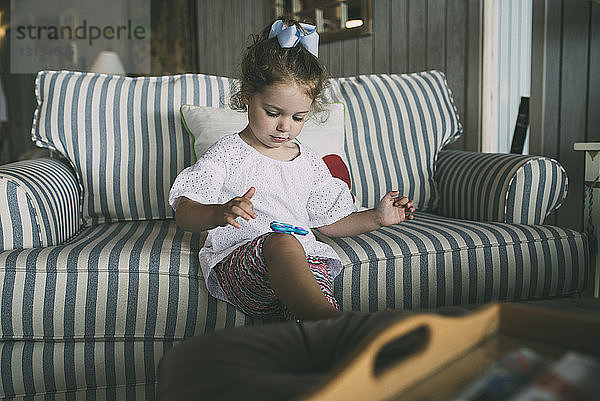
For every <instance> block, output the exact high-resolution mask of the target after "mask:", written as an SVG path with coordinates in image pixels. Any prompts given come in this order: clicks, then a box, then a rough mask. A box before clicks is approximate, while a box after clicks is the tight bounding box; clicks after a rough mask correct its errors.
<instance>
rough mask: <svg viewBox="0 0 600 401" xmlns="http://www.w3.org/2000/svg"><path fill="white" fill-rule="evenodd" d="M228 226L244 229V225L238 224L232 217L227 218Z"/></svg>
mask: <svg viewBox="0 0 600 401" xmlns="http://www.w3.org/2000/svg"><path fill="white" fill-rule="evenodd" d="M225 221H226V222H227V224H229V225H232V226H234V227H235V228H242V225H241V224H240V223H238V222H237V221H236V220H235V219H234V218H233V217H232V216H227V217H225Z"/></svg>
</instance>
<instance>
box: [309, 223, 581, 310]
mask: <svg viewBox="0 0 600 401" xmlns="http://www.w3.org/2000/svg"><path fill="white" fill-rule="evenodd" d="M317 238H318V239H319V240H321V241H323V242H325V243H327V244H328V245H330V246H331V247H333V249H335V251H336V252H337V253H338V255H340V258H341V260H342V265H343V267H344V269H343V270H342V273H341V274H340V275H339V276H337V277H336V279H335V282H334V295H335V297H336V298H337V300H338V302H339V303H340V305H341V306H342V307H343V309H344V310H363V311H377V310H382V309H384V308H386V307H389V308H395V309H410V310H421V309H428V308H435V307H441V306H450V305H465V304H481V303H484V302H490V301H496V300H504V301H516V300H525V299H534V298H547V297H552V296H564V295H568V294H574V293H577V292H579V291H581V290H583V288H584V287H585V285H586V276H587V265H588V258H589V253H588V249H589V248H588V238H587V236H586V235H585V234H582V233H579V232H577V231H574V230H570V229H566V228H560V227H554V226H548V225H537V226H532V225H520V224H507V223H492V222H485V223H484V222H474V221H467V220H460V219H452V218H445V217H440V216H436V215H433V214H429V213H422V212H416V213H415V219H414V220H410V221H406V222H404V223H402V224H399V225H394V226H390V227H383V228H381V229H379V230H376V231H372V232H369V233H365V234H361V235H356V236H354V237H346V238H328V237H326V236H323V235H321V234H318V235H317ZM557 261H560V262H557Z"/></svg>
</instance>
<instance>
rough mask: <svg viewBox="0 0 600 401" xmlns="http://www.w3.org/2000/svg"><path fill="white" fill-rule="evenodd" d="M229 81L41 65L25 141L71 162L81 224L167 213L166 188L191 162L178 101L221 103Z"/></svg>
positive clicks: (153, 216) (134, 218) (216, 78)
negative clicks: (78, 186)
mask: <svg viewBox="0 0 600 401" xmlns="http://www.w3.org/2000/svg"><path fill="white" fill-rule="evenodd" d="M230 83H231V79H229V78H223V77H215V76H209V75H201V74H185V75H174V76H162V77H140V78H127V77H121V76H110V75H103V74H90V73H81V72H72V71H41V72H40V73H38V75H37V78H36V85H35V87H36V97H37V102H38V105H37V109H36V111H35V116H34V120H33V127H32V132H31V134H32V139H33V140H34V142H35V143H36V144H37V145H38V146H41V147H45V148H50V149H54V150H56V151H58V152H60V153H62V154H63V155H64V156H65V157H66V158H67V159H68V160H69V161H70V162H71V163H72V164H73V167H74V169H75V172H76V173H77V175H78V179H79V180H80V182H81V184H82V187H83V211H82V213H83V216H82V218H83V220H84V222H85V221H87V222H90V223H91V224H97V223H102V222H107V221H126V220H152V219H164V218H169V217H172V216H173V215H174V213H173V210H172V209H171V207H170V206H169V203H168V198H169V189H170V186H171V184H172V182H173V181H174V179H175V177H176V176H177V174H178V173H179V172H180V171H181V170H183V168H185V167H187V166H189V165H190V164H191V163H192V162H193V160H194V156H193V147H192V141H191V138H190V137H189V135H188V134H187V133H186V131H185V129H184V127H183V124H182V122H181V117H180V114H179V107H180V105H181V104H197V105H206V106H220V107H224V104H226V99H227V98H228V95H229V91H230Z"/></svg>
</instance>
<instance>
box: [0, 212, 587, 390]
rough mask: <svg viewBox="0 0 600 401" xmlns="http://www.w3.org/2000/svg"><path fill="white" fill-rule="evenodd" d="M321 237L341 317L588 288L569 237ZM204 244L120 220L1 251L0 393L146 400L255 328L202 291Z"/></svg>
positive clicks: (426, 228) (422, 216) (435, 225)
mask: <svg viewBox="0 0 600 401" xmlns="http://www.w3.org/2000/svg"><path fill="white" fill-rule="evenodd" d="M319 237H320V239H321V240H322V241H325V242H327V243H328V244H330V245H331V246H333V247H334V249H335V250H336V251H337V252H338V254H339V255H340V256H341V258H342V261H343V264H344V270H343V272H342V273H341V274H340V276H338V278H337V279H336V281H335V283H334V291H335V294H336V298H337V299H338V300H339V302H340V306H341V307H342V308H343V309H344V310H363V311H374V310H381V309H383V308H385V307H391V308H397V309H412V310H419V309H425V308H430V307H436V306H445V305H455V304H466V303H480V302H484V301H489V300H495V299H506V300H516V299H525V298H536V297H542V296H552V295H559V294H570V293H574V292H577V291H579V290H581V289H582V287H583V284H584V278H585V277H584V276H585V273H584V269H585V265H586V263H585V260H587V257H588V254H587V245H586V239H585V237H584V236H583V235H582V234H579V233H576V232H574V231H571V230H566V229H560V228H557V227H551V226H525V225H509V224H504V223H479V222H466V221H464V220H455V219H449V218H440V217H438V216H434V215H430V214H426V213H417V216H416V219H415V220H413V221H411V222H406V223H403V224H401V225H398V226H392V227H388V228H382V229H380V230H377V231H374V232H371V233H367V234H362V235H358V236H355V237H350V238H336V239H330V238H327V237H324V236H322V235H319ZM201 243H202V237H201V236H200V235H198V234H191V233H188V232H183V231H181V230H178V229H177V228H176V225H175V222H174V221H173V220H162V221H146V222H117V223H109V224H102V225H98V226H94V227H91V228H87V229H85V230H83V231H82V232H81V234H79V235H78V236H77V237H76V238H75V240H73V241H71V242H70V243H69V244H65V245H60V246H56V247H48V248H43V249H34V250H21V251H12V252H11V251H9V252H3V253H0V266H5V268H3V269H1V270H0V300H1V302H2V304H1V310H0V316H1V317H2V319H1V322H0V337H1V338H2V342H1V343H0V344H1V345H0V371H2V381H1V382H0V394H4V395H7V396H12V395H21V396H22V395H23V394H33V393H38V394H41V393H44V392H49V393H50V394H54V393H57V394H58V395H56V397H55V396H50V397H49V398H47V399H63V398H64V397H65V395H64V391H67V390H68V391H69V392H74V391H79V393H81V394H82V395H83V394H87V395H89V396H90V398H89V399H115V398H114V397H113V396H114V394H124V393H125V394H128V395H130V396H129V397H128V399H132V400H134V399H138V400H152V399H153V398H154V387H153V384H154V381H155V368H156V366H157V365H158V362H159V360H160V357H161V356H162V355H163V353H164V352H165V351H166V350H167V349H169V348H170V347H171V346H172V345H173V344H174V343H175V342H177V341H180V340H182V339H184V338H189V337H191V336H193V335H197V334H201V333H205V332H209V331H213V330H217V329H221V328H225V327H234V326H240V325H248V324H253V323H254V322H253V321H252V320H251V319H249V318H247V317H246V316H244V315H243V314H241V313H240V312H238V311H236V310H235V309H234V308H232V307H231V306H229V305H227V304H225V303H223V302H221V301H217V300H216V299H215V298H213V297H210V296H209V295H208V293H207V291H206V288H205V286H204V283H203V278H202V276H201V272H200V270H199V266H198V258H197V253H198V251H199V249H200V246H201ZM145 383H146V384H145ZM86 388H89V389H93V390H90V391H86V390H85V389H86Z"/></svg>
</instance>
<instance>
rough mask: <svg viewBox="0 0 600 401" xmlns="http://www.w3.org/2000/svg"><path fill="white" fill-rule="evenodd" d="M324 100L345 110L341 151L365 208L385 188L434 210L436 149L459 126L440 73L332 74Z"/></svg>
mask: <svg viewBox="0 0 600 401" xmlns="http://www.w3.org/2000/svg"><path fill="white" fill-rule="evenodd" d="M330 84H331V85H330V87H329V88H328V90H327V92H326V94H325V95H326V98H327V99H328V100H331V101H336V102H340V101H341V102H344V103H345V104H346V108H347V118H346V151H347V156H348V161H349V165H350V175H351V177H352V188H354V191H355V194H356V197H357V198H358V200H359V202H361V204H362V205H363V206H365V207H369V208H372V207H375V206H377V204H378V203H379V200H380V199H381V198H382V197H383V196H384V195H385V194H386V193H387V192H388V191H391V190H399V191H400V193H401V194H404V195H407V196H409V197H410V198H411V199H414V201H415V206H416V207H417V209H419V210H424V211H428V210H435V209H436V206H437V193H436V185H435V181H434V166H435V162H436V158H437V154H438V152H439V151H440V150H441V149H442V148H443V147H444V146H445V145H447V144H449V143H451V142H453V141H454V140H456V139H457V138H458V137H459V136H460V134H461V133H462V125H461V123H460V121H459V117H458V114H457V111H456V107H455V106H454V101H453V99H452V94H451V92H450V88H449V87H448V84H447V82H446V78H445V76H444V74H442V73H441V72H439V71H428V72H421V73H415V74H402V75H399V74H379V75H360V76H356V77H347V78H335V79H332V80H331V81H330Z"/></svg>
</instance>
